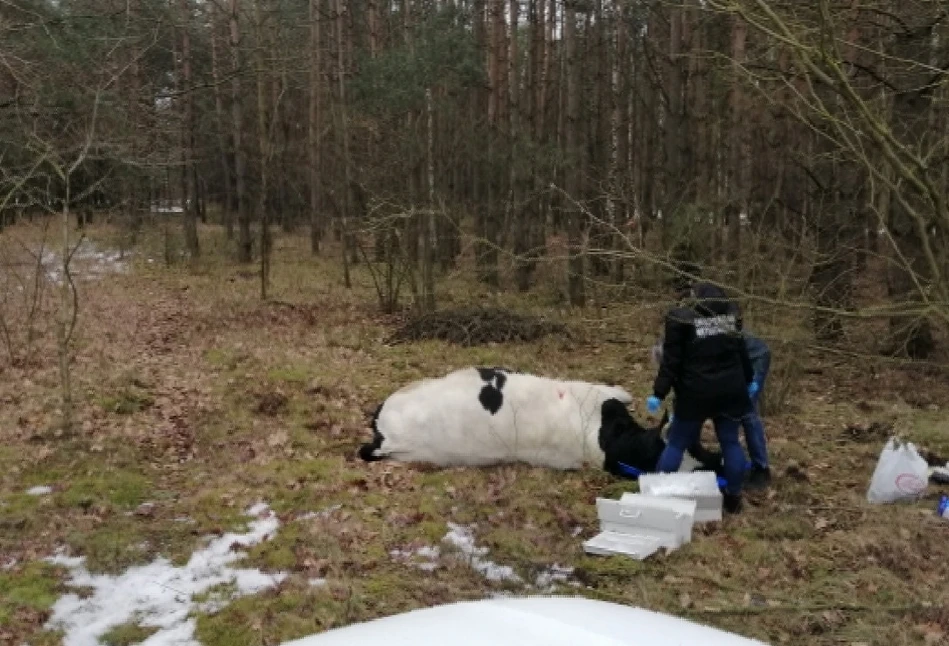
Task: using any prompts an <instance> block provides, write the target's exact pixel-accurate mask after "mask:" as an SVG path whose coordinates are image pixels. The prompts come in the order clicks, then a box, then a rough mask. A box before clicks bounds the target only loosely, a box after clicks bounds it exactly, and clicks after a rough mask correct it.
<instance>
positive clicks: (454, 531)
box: [442, 523, 521, 581]
mask: <svg viewBox="0 0 949 646" xmlns="http://www.w3.org/2000/svg"><path fill="white" fill-rule="evenodd" d="M442 542H447V543H448V544H450V545H453V546H454V547H456V548H457V549H458V550H459V551H460V552H461V554H462V555H463V556H464V557H465V558H466V559H467V561H468V564H469V565H470V566H471V567H472V568H474V569H475V570H477V571H478V572H480V573H481V574H482V575H483V576H484V578H486V579H488V580H489V581H520V580H521V577H519V576H517V574H516V573H515V572H514V568H512V567H511V566H509V565H498V564H497V563H494V562H493V561H489V560H487V559H486V558H484V557H485V556H487V554H488V548H487V547H478V546H477V545H475V539H474V532H473V531H472V528H471V527H466V526H464V525H457V524H455V523H448V533H447V534H445V537H444V538H443V539H442Z"/></svg>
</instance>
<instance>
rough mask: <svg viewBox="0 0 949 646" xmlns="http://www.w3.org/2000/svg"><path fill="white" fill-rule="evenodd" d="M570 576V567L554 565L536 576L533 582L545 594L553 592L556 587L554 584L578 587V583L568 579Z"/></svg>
mask: <svg viewBox="0 0 949 646" xmlns="http://www.w3.org/2000/svg"><path fill="white" fill-rule="evenodd" d="M572 575H573V568H572V567H568V566H564V565H558V564H557V563H554V564H553V565H551V566H550V567H549V568H547V569H546V570H544V571H543V572H541V573H540V574H538V575H537V578H536V579H535V580H534V585H535V586H536V587H538V588H541V589H543V590H545V591H547V592H550V591H553V590H554V588H555V587H556V584H558V583H566V584H568V585H571V586H574V587H577V586H579V585H580V584H579V583H578V582H576V581H573V580H571V578H570V577H571V576H572Z"/></svg>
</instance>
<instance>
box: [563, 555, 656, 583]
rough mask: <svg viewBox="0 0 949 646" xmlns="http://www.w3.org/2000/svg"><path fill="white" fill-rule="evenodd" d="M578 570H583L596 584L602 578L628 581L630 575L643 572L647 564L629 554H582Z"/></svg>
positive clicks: (577, 566)
mask: <svg viewBox="0 0 949 646" xmlns="http://www.w3.org/2000/svg"><path fill="white" fill-rule="evenodd" d="M576 570H577V571H578V572H580V571H582V572H583V573H584V574H585V577H586V578H588V579H591V580H592V581H593V582H594V584H595V581H597V580H600V579H605V580H612V581H617V582H622V583H626V582H628V581H629V578H630V577H634V576H637V575H639V574H642V573H643V572H644V571H645V570H646V565H645V564H644V562H643V561H637V560H636V559H631V558H629V557H628V556H595V557H593V556H582V557H580V559H578V561H577V565H576Z"/></svg>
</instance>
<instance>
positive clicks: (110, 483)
mask: <svg viewBox="0 0 949 646" xmlns="http://www.w3.org/2000/svg"><path fill="white" fill-rule="evenodd" d="M149 488H150V483H149V481H148V479H147V478H145V477H144V476H143V475H141V474H140V473H137V472H134V471H127V470H123V469H114V468H109V467H107V468H105V469H103V470H95V472H94V473H93V474H92V475H86V476H82V477H78V478H75V479H73V480H72V482H71V483H70V484H69V487H68V488H67V489H66V491H64V492H63V493H62V494H60V495H59V496H58V502H59V503H60V504H61V505H63V506H66V507H88V506H90V505H91V504H96V503H103V502H108V503H110V504H112V505H115V506H116V507H119V508H120V509H131V508H134V507H136V506H138V505H140V504H141V503H142V502H144V501H145V498H146V494H147V493H148V491H149Z"/></svg>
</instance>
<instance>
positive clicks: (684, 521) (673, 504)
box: [603, 493, 698, 543]
mask: <svg viewBox="0 0 949 646" xmlns="http://www.w3.org/2000/svg"><path fill="white" fill-rule="evenodd" d="M619 502H620V505H624V506H629V507H635V508H645V509H649V510H650V511H651V512H652V513H657V512H658V513H665V514H669V513H671V514H673V517H674V518H676V519H677V520H678V521H679V523H678V532H679V539H680V540H681V541H682V543H691V542H692V525H694V524H695V513H696V511H697V507H698V503H697V502H696V501H695V500H692V499H691V498H676V497H673V496H668V497H665V496H647V495H644V494H639V493H624V494H623V495H622V497H621V498H620V500H619ZM603 529H606V527H604V528H603Z"/></svg>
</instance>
